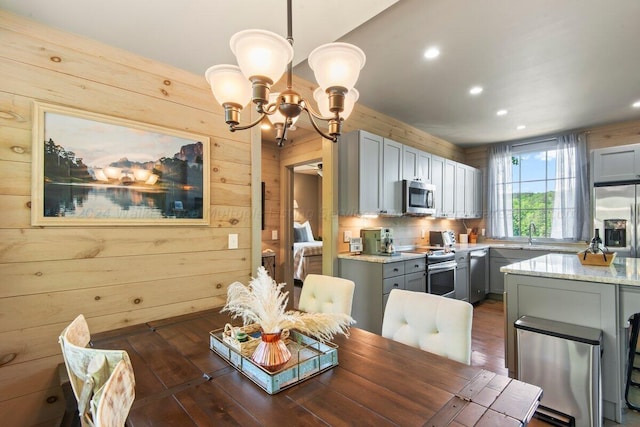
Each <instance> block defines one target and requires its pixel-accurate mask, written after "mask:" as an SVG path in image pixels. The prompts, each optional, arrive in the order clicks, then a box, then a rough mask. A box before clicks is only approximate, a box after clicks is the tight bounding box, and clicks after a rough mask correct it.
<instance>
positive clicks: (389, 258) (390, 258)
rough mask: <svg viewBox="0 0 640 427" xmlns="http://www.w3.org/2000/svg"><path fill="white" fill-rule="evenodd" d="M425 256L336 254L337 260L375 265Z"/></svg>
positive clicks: (401, 253)
mask: <svg viewBox="0 0 640 427" xmlns="http://www.w3.org/2000/svg"><path fill="white" fill-rule="evenodd" d="M425 256H426V255H425V254H411V253H407V252H397V253H396V254H395V255H366V254H360V255H355V254H350V253H342V254H338V258H341V259H351V260H355V261H364V262H377V263H381V264H384V263H387V262H396V261H408V260H410V259H417V258H424V257H425Z"/></svg>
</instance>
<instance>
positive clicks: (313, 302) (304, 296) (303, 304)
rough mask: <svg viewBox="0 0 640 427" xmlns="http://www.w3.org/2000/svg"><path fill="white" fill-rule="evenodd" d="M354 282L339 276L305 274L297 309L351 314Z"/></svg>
mask: <svg viewBox="0 0 640 427" xmlns="http://www.w3.org/2000/svg"><path fill="white" fill-rule="evenodd" d="M354 289H355V283H353V281H351V280H347V279H342V278H340V277H332V276H324V275H322V274H307V277H305V279H304V283H303V285H302V291H301V292H300V302H299V303H298V309H300V310H302V311H306V312H309V313H344V314H347V315H349V316H351V305H352V303H353V290H354Z"/></svg>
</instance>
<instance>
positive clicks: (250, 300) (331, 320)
mask: <svg viewBox="0 0 640 427" xmlns="http://www.w3.org/2000/svg"><path fill="white" fill-rule="evenodd" d="M284 285H285V284H284V283H280V284H276V282H275V280H273V279H272V278H271V277H270V276H269V274H268V273H267V271H266V270H265V269H264V267H259V268H258V274H257V277H255V278H252V279H251V281H250V282H249V285H248V286H245V285H244V284H242V283H240V282H234V283H232V284H231V285H229V288H228V289H227V303H226V304H225V306H224V307H223V308H222V311H223V312H228V313H230V314H231V316H232V317H233V318H241V319H242V322H243V324H244V325H253V324H258V325H260V332H261V342H260V343H259V344H258V346H257V348H256V349H255V351H254V352H253V355H252V359H253V361H254V362H256V363H257V364H259V365H261V366H263V367H264V368H265V369H267V370H270V371H276V370H278V369H280V368H282V367H283V366H284V365H285V364H286V363H287V362H288V361H289V359H290V358H291V353H290V352H289V349H288V348H287V346H286V345H285V343H284V340H286V338H287V337H288V336H289V330H291V329H296V330H298V331H300V332H301V333H303V334H305V335H310V336H313V337H314V338H316V339H317V340H319V341H321V342H325V341H329V340H330V339H332V338H333V336H334V335H335V334H337V333H341V334H344V335H347V336H348V334H349V330H348V328H349V326H350V325H351V324H353V323H355V321H354V320H353V318H352V317H351V316H349V315H347V314H343V313H305V312H301V311H287V310H286V307H287V303H288V300H289V298H288V295H289V293H288V292H283V291H282V289H283V288H284Z"/></svg>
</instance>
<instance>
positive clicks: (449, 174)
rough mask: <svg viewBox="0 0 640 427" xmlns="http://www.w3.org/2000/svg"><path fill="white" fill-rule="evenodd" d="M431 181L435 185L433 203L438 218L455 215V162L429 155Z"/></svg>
mask: <svg viewBox="0 0 640 427" xmlns="http://www.w3.org/2000/svg"><path fill="white" fill-rule="evenodd" d="M431 183H432V184H433V185H435V187H436V189H435V205H436V214H435V216H436V217H438V218H454V217H455V198H454V197H455V196H454V195H455V193H456V188H457V187H456V162H454V161H452V160H448V159H445V158H443V157H440V156H435V155H432V156H431Z"/></svg>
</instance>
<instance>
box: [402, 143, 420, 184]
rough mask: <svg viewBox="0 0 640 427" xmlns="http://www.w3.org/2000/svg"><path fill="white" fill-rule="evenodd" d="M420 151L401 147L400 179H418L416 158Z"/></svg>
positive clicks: (406, 146)
mask: <svg viewBox="0 0 640 427" xmlns="http://www.w3.org/2000/svg"><path fill="white" fill-rule="evenodd" d="M419 152H420V150H418V149H417V148H413V147H409V146H408V145H405V146H403V147H402V179H406V180H409V181H411V180H416V179H419V175H420V172H419V171H418V156H419Z"/></svg>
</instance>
